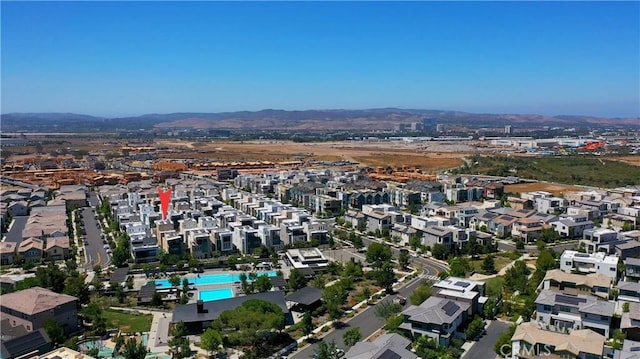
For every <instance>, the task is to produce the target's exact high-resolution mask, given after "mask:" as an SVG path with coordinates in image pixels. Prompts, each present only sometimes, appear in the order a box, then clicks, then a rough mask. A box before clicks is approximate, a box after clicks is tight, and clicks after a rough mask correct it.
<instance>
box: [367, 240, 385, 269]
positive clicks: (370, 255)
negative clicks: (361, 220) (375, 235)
mask: <svg viewBox="0 0 640 359" xmlns="http://www.w3.org/2000/svg"><path fill="white" fill-rule="evenodd" d="M390 260H391V248H389V246H387V245H384V244H382V243H378V242H372V243H371V244H369V247H368V248H367V262H369V263H371V264H372V266H373V268H376V269H380V268H382V266H383V264H384V263H386V262H388V261H390Z"/></svg>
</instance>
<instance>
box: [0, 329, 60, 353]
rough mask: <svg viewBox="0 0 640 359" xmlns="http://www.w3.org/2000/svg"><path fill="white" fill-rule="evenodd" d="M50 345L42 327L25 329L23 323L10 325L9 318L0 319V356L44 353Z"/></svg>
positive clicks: (49, 340)
mask: <svg viewBox="0 0 640 359" xmlns="http://www.w3.org/2000/svg"><path fill="white" fill-rule="evenodd" d="M52 347H53V345H52V343H51V339H49V336H48V335H47V333H46V332H45V331H44V329H42V328H41V329H38V330H35V331H27V329H26V328H25V327H24V326H23V325H16V326H12V325H11V323H10V322H9V319H3V320H0V358H2V359H14V358H20V357H22V358H25V357H32V356H33V355H38V354H42V353H46V352H48V351H50V350H51V348H52Z"/></svg>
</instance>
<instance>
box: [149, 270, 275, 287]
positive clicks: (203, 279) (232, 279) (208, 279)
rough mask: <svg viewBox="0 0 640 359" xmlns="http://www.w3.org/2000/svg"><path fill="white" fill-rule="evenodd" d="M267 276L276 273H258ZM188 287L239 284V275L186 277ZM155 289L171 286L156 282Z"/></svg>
mask: <svg viewBox="0 0 640 359" xmlns="http://www.w3.org/2000/svg"><path fill="white" fill-rule="evenodd" d="M264 274H266V275H268V276H269V277H275V276H277V275H278V274H277V272H258V275H259V276H260V275H264ZM187 279H188V280H189V284H190V285H195V286H196V287H197V286H204V285H219V284H233V283H236V282H238V283H239V282H240V273H233V274H232V273H219V274H205V275H197V276H196V277H187ZM155 282H156V288H157V289H166V288H171V284H170V283H169V280H168V279H161V280H156V281H155Z"/></svg>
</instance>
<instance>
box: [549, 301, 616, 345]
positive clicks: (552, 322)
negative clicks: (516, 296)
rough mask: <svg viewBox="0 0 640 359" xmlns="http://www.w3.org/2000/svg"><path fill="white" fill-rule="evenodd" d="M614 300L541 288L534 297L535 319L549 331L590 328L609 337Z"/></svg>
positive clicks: (570, 330)
mask: <svg viewBox="0 0 640 359" xmlns="http://www.w3.org/2000/svg"><path fill="white" fill-rule="evenodd" d="M614 309H615V303H614V302H609V301H606V300H599V299H596V298H595V297H592V296H588V295H583V294H575V295H574V294H567V293H562V292H557V291H553V290H542V291H541V292H540V293H539V294H538V297H537V298H536V318H537V319H536V320H537V322H538V323H540V324H541V325H543V326H545V328H547V329H548V330H552V331H560V332H572V331H574V330H578V329H591V330H593V331H595V332H598V333H599V334H601V335H604V336H605V337H607V338H609V337H610V335H611V334H612V333H613V331H612V330H611V322H612V319H613V313H614Z"/></svg>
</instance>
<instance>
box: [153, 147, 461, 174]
mask: <svg viewBox="0 0 640 359" xmlns="http://www.w3.org/2000/svg"><path fill="white" fill-rule="evenodd" d="M157 145H158V146H162V147H168V148H174V149H182V150H183V153H181V154H180V157H190V158H203V159H204V158H207V159H211V160H218V161H292V160H304V161H312V160H316V161H338V160H348V161H352V162H358V163H360V164H362V165H365V166H372V167H375V166H411V167H419V168H422V169H423V170H426V171H437V170H440V169H445V168H453V167H457V166H460V165H462V164H463V158H464V156H465V155H466V153H465V152H450V151H451V150H458V149H459V148H457V147H455V148H452V147H451V146H447V145H443V146H439V145H438V144H433V143H430V144H429V146H428V147H426V146H421V145H419V144H410V143H409V144H408V143H403V142H400V141H397V142H371V143H367V142H322V143H295V142H289V141H251V142H230V141H226V142H224V141H216V142H174V141H158V142H157ZM464 149H466V150H470V149H471V148H466V147H464ZM172 157H175V155H172Z"/></svg>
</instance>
